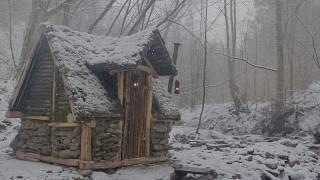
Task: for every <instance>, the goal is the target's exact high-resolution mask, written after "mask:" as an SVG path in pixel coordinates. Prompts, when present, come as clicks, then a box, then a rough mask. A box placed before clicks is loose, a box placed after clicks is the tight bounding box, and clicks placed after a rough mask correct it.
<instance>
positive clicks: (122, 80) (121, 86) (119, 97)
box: [117, 71, 124, 104]
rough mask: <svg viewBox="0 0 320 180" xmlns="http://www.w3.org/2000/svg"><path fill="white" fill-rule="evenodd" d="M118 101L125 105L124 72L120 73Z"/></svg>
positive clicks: (118, 74)
mask: <svg viewBox="0 0 320 180" xmlns="http://www.w3.org/2000/svg"><path fill="white" fill-rule="evenodd" d="M117 76H118V99H119V101H120V104H123V97H124V94H123V93H124V72H123V71H118V73H117Z"/></svg>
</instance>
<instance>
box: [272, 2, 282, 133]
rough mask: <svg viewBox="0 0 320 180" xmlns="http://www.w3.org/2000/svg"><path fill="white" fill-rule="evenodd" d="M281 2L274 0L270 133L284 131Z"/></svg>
mask: <svg viewBox="0 0 320 180" xmlns="http://www.w3.org/2000/svg"><path fill="white" fill-rule="evenodd" d="M281 11H282V4H281V0H277V1H276V38H277V40H276V41H277V67H278V68H277V69H278V70H277V83H276V100H275V112H274V116H273V118H272V121H273V122H272V126H271V127H272V129H271V130H272V133H284V131H285V119H284V118H283V113H284V110H285V94H284V88H285V77H284V76H285V74H284V56H283V34H282V12H281Z"/></svg>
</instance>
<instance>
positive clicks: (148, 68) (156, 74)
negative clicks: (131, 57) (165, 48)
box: [137, 64, 159, 79]
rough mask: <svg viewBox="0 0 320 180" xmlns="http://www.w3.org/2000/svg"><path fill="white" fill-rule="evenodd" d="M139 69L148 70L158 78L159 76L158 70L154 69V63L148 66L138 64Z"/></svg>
mask: <svg viewBox="0 0 320 180" xmlns="http://www.w3.org/2000/svg"><path fill="white" fill-rule="evenodd" d="M137 70H140V71H144V72H147V73H148V74H151V75H152V76H153V77H154V78H156V79H157V78H158V77H159V75H158V73H157V71H156V70H154V69H153V67H152V65H151V66H149V65H147V66H146V65H142V64H139V65H137Z"/></svg>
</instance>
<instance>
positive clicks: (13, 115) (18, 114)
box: [6, 110, 23, 118]
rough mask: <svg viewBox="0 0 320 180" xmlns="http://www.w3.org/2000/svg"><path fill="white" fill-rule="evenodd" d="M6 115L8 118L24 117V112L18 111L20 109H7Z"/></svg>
mask: <svg viewBox="0 0 320 180" xmlns="http://www.w3.org/2000/svg"><path fill="white" fill-rule="evenodd" d="M6 117H7V118H22V117H23V113H22V112H18V111H9V110H8V111H7V112H6Z"/></svg>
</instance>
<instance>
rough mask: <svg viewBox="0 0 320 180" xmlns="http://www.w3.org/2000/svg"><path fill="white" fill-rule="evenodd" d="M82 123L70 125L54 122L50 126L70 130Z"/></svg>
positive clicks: (68, 123)
mask: <svg viewBox="0 0 320 180" xmlns="http://www.w3.org/2000/svg"><path fill="white" fill-rule="evenodd" d="M80 125H81V124H80V123H70V122H53V123H49V124H48V126H50V127H54V128H70V127H79V126H80Z"/></svg>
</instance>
